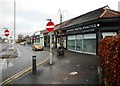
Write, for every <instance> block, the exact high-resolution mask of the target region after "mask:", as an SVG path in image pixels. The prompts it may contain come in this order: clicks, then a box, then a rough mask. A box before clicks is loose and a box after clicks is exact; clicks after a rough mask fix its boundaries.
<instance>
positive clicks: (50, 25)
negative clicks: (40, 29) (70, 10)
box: [46, 22, 54, 32]
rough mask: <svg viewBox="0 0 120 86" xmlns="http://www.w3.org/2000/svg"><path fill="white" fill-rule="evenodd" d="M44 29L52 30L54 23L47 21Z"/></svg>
mask: <svg viewBox="0 0 120 86" xmlns="http://www.w3.org/2000/svg"><path fill="white" fill-rule="evenodd" d="M46 30H47V31H48V32H52V31H53V30H54V23H53V22H48V23H47V25H46Z"/></svg>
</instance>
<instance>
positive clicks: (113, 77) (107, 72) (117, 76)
mask: <svg viewBox="0 0 120 86" xmlns="http://www.w3.org/2000/svg"><path fill="white" fill-rule="evenodd" d="M98 57H99V67H101V68H102V71H103V72H102V75H103V79H104V80H106V82H107V83H108V84H109V85H110V86H113V85H120V35H117V36H113V37H106V38H103V39H101V41H100V43H99V48H98Z"/></svg>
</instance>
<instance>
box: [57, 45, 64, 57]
mask: <svg viewBox="0 0 120 86" xmlns="http://www.w3.org/2000/svg"><path fill="white" fill-rule="evenodd" d="M57 56H64V47H63V46H60V47H58V48H57Z"/></svg>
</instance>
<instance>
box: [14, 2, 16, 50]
mask: <svg viewBox="0 0 120 86" xmlns="http://www.w3.org/2000/svg"><path fill="white" fill-rule="evenodd" d="M15 34H16V0H14V51H15Z"/></svg>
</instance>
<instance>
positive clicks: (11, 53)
mask: <svg viewBox="0 0 120 86" xmlns="http://www.w3.org/2000/svg"><path fill="white" fill-rule="evenodd" d="M17 56H18V53H17V50H14V49H10V50H8V51H7V49H4V50H2V51H0V58H15V57H17Z"/></svg>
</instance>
